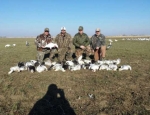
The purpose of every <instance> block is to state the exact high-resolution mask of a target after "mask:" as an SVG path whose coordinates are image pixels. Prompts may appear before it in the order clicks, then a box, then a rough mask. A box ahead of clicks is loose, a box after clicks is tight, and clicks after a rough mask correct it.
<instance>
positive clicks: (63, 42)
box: [55, 33, 72, 48]
mask: <svg viewBox="0 0 150 115" xmlns="http://www.w3.org/2000/svg"><path fill="white" fill-rule="evenodd" d="M71 41H72V40H71V35H70V34H68V33H65V35H64V36H63V35H62V34H61V33H60V34H58V35H57V36H56V38H55V43H57V44H58V48H68V47H71Z"/></svg>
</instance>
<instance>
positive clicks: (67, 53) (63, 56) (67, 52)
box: [56, 48, 72, 62]
mask: <svg viewBox="0 0 150 115" xmlns="http://www.w3.org/2000/svg"><path fill="white" fill-rule="evenodd" d="M56 54H57V55H58V56H57V59H58V61H59V62H62V61H66V60H71V58H72V52H71V49H67V48H61V49H59V50H58V51H57V53H56Z"/></svg>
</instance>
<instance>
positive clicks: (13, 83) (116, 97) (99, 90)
mask: <svg viewBox="0 0 150 115" xmlns="http://www.w3.org/2000/svg"><path fill="white" fill-rule="evenodd" d="M112 40H113V39H112ZM26 41H28V42H29V43H30V46H26V45H25V42H26ZM0 43H1V45H0V115H27V114H29V112H30V111H31V110H33V106H37V107H38V108H39V109H38V111H40V112H41V113H44V112H45V113H46V112H47V113H48V114H50V113H53V112H54V111H55V110H56V111H57V113H65V114H70V115H71V114H73V113H75V114H76V115H150V41H122V40H121V39H118V42H113V43H112V47H111V49H109V50H107V55H106V59H117V58H120V59H121V64H120V65H124V64H125V65H126V64H129V65H131V67H132V71H106V70H105V71H96V72H95V73H94V72H92V71H90V70H81V71H75V72H71V71H66V72H64V73H63V72H61V71H58V72H55V71H53V70H50V71H45V72H43V73H37V72H36V73H30V72H28V71H23V72H20V73H17V72H14V73H12V74H11V75H8V71H9V69H10V67H12V66H15V65H17V63H18V62H19V61H23V62H26V61H29V60H31V59H36V46H35V45H34V39H33V38H32V39H29V38H20V39H0ZM14 43H15V44H16V46H15V47H8V48H5V45H6V44H14ZM108 43H109V42H107V44H108ZM51 93H53V94H54V95H55V96H56V97H55V101H54V100H53V99H52V98H51V97H52V96H51ZM57 94H59V96H57ZM90 95H92V98H90V97H89V96H90ZM44 100H45V101H44ZM51 105H52V106H51ZM53 105H54V106H53ZM45 108H46V109H45ZM68 111H69V112H70V113H69V112H68ZM48 114H47V115H48ZM41 115H42V114H41ZM56 115H57V114H56Z"/></svg>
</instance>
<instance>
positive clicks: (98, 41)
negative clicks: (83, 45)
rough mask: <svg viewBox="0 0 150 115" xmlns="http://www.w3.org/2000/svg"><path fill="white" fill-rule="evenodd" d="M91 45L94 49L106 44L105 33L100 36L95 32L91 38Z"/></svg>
mask: <svg viewBox="0 0 150 115" xmlns="http://www.w3.org/2000/svg"><path fill="white" fill-rule="evenodd" d="M90 45H91V48H92V49H95V48H96V47H101V46H102V45H105V36H104V35H103V34H100V35H99V36H97V35H96V34H94V35H93V36H92V37H91V39H90Z"/></svg>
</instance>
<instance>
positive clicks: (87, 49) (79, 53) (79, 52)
mask: <svg viewBox="0 0 150 115" xmlns="http://www.w3.org/2000/svg"><path fill="white" fill-rule="evenodd" d="M83 53H85V54H86V56H90V55H91V47H90V46H87V47H86V48H85V49H81V48H77V49H76V50H75V55H76V58H77V59H78V58H79V57H80V56H81V55H82V54H83Z"/></svg>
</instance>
